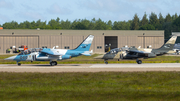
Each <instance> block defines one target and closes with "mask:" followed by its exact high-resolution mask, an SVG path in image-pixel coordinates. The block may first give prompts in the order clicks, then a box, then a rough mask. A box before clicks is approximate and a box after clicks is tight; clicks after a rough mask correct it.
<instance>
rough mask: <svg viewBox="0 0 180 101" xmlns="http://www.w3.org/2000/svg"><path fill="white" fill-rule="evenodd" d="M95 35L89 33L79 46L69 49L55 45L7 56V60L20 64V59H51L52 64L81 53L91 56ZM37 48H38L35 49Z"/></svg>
mask: <svg viewBox="0 0 180 101" xmlns="http://www.w3.org/2000/svg"><path fill="white" fill-rule="evenodd" d="M93 38H94V36H93V35H89V36H88V37H87V38H86V39H85V40H84V41H83V42H82V43H81V44H80V45H79V46H78V47H77V48H75V49H72V50H69V49H55V47H53V48H52V49H50V48H43V49H39V51H32V50H34V49H29V50H25V51H23V52H22V53H20V54H18V55H16V56H12V57H9V58H6V59H5V60H13V61H16V62H17V64H18V65H19V66H20V65H21V63H19V62H20V61H31V62H32V61H50V65H51V66H54V65H57V61H58V60H64V59H71V58H72V57H77V56H80V55H85V56H91V53H92V52H93V51H92V50H91V51H89V49H90V47H91V44H92V41H93ZM35 50H36V49H35Z"/></svg>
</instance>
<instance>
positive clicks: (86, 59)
mask: <svg viewBox="0 0 180 101" xmlns="http://www.w3.org/2000/svg"><path fill="white" fill-rule="evenodd" d="M98 55H99V54H94V55H92V56H79V57H74V58H72V59H68V60H62V61H58V64H98V63H104V60H103V59H94V57H96V56H98ZM10 56H13V55H0V64H16V61H7V60H4V59H5V58H7V57H10ZM108 62H109V63H136V60H120V61H117V60H108ZM142 62H143V63H179V62H180V56H157V57H156V58H149V59H143V60H142ZM21 63H22V64H49V61H45V62H41V61H34V62H32V63H31V62H27V61H25V62H24V61H21Z"/></svg>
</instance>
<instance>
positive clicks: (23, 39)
mask: <svg viewBox="0 0 180 101" xmlns="http://www.w3.org/2000/svg"><path fill="white" fill-rule="evenodd" d="M12 32H14V35H12V34H11V33H12ZM2 33H4V35H2ZM7 33H10V35H8V34H7ZM18 33H20V34H18ZM23 33H26V34H23ZM49 33H51V34H49ZM72 33H73V34H72ZM90 34H92V35H94V36H95V37H94V40H93V43H92V45H91V48H90V50H93V52H96V53H103V52H104V51H105V36H117V40H118V43H117V45H118V48H120V47H123V46H125V45H128V46H135V47H138V46H141V47H142V48H146V47H147V46H149V45H151V46H152V48H159V47H160V46H162V45H163V43H164V35H163V31H117V30H116V31H109V30H108V31H105V30H100V31H99V30H98V31H91V30H76V31H74V30H40V31H36V30H1V31H0V53H5V52H6V49H7V48H10V47H12V46H16V47H19V46H21V45H27V46H28V48H40V47H48V48H52V47H53V46H59V48H60V49H64V48H67V47H68V48H69V49H74V48H76V47H77V46H78V45H79V44H80V43H81V42H82V41H83V40H84V39H85V38H86V37H87V36H88V35H90ZM112 42H113V40H112Z"/></svg>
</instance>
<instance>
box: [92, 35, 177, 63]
mask: <svg viewBox="0 0 180 101" xmlns="http://www.w3.org/2000/svg"><path fill="white" fill-rule="evenodd" d="M176 39H177V36H172V37H171V38H170V39H169V40H168V41H167V42H166V43H165V44H164V45H163V46H162V47H160V48H158V49H150V48H134V47H130V48H128V49H127V48H125V49H124V48H121V49H120V48H116V49H112V50H111V51H109V52H108V53H106V54H105V55H101V56H97V57H95V58H96V59H104V62H105V63H106V64H108V60H109V59H117V60H118V61H119V60H122V59H136V62H137V63H138V64H141V63H142V61H141V60H140V59H142V58H144V59H146V58H154V57H156V56H160V55H164V54H167V53H168V52H169V51H170V50H172V49H173V47H174V44H175V42H176Z"/></svg>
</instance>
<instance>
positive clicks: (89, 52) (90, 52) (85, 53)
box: [81, 50, 93, 56]
mask: <svg viewBox="0 0 180 101" xmlns="http://www.w3.org/2000/svg"><path fill="white" fill-rule="evenodd" d="M92 53H93V50H91V51H85V52H84V53H81V54H82V55H85V56H91V54H92Z"/></svg>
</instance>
